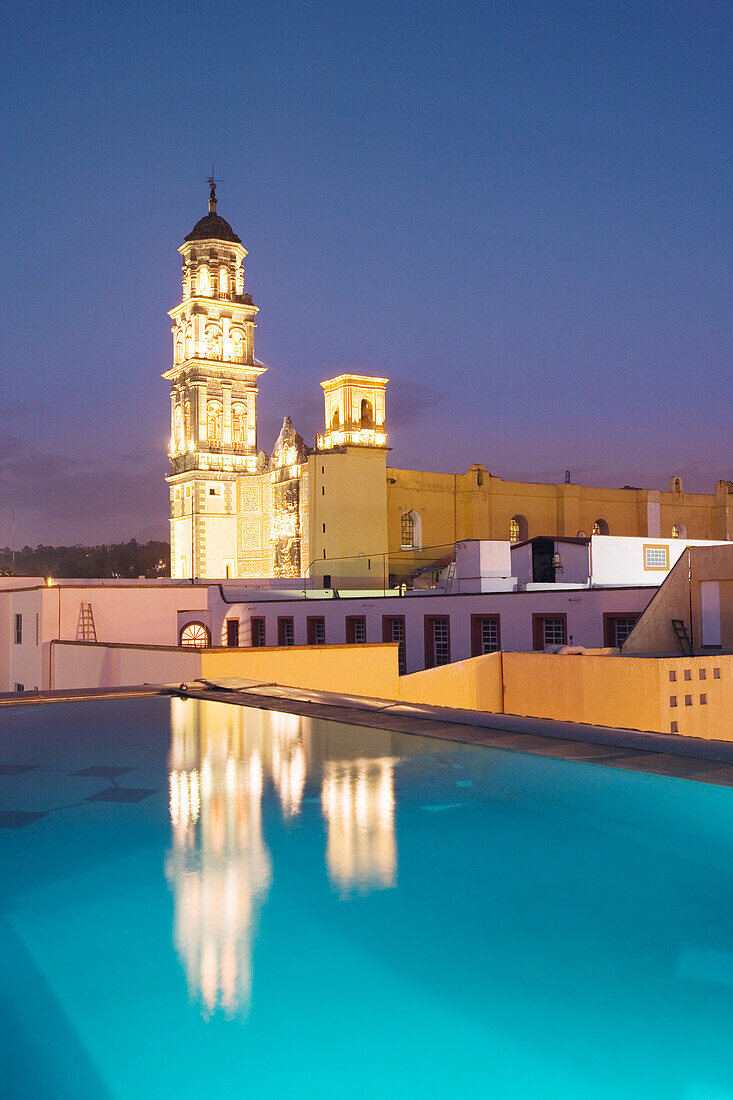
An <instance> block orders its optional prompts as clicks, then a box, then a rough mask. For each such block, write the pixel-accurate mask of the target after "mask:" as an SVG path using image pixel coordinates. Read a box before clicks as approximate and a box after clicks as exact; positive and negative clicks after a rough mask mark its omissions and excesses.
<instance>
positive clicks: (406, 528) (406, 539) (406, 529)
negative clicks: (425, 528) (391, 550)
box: [400, 512, 415, 550]
mask: <svg viewBox="0 0 733 1100" xmlns="http://www.w3.org/2000/svg"><path fill="white" fill-rule="evenodd" d="M400 540H401V547H402V549H403V550H412V549H413V548H414V546H415V518H414V516H413V514H412V512H403V514H402V520H401V522H400Z"/></svg>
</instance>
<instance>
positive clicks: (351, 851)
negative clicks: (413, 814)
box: [321, 757, 397, 890]
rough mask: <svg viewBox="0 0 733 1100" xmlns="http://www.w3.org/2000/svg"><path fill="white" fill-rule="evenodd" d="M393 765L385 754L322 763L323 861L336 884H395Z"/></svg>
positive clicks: (395, 851) (368, 885) (395, 847)
mask: <svg viewBox="0 0 733 1100" xmlns="http://www.w3.org/2000/svg"><path fill="white" fill-rule="evenodd" d="M394 764H395V761H394V760H392V759H390V758H388V757H385V758H381V759H377V760H355V761H350V762H347V763H333V762H330V761H328V762H326V764H325V765H324V772H323V784H322V787H321V805H322V807H323V813H324V815H325V817H326V820H327V821H328V843H327V847H326V863H327V865H328V873H329V875H330V877H331V880H332V881H333V882H335V883H337V884H338V885H339V886H340V887H342V888H348V887H352V886H353V887H356V888H357V889H361V890H363V889H367V888H369V887H380V886H394V884H395V881H396V876H397V846H396V842H395V832H394V774H393V773H394Z"/></svg>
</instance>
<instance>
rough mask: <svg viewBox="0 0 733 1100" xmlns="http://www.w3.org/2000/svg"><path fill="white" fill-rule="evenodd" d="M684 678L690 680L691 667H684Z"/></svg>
mask: <svg viewBox="0 0 733 1100" xmlns="http://www.w3.org/2000/svg"><path fill="white" fill-rule="evenodd" d="M685 679H686V680H691V679H692V669H691V668H686V669H685Z"/></svg>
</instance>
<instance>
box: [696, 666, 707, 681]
mask: <svg viewBox="0 0 733 1100" xmlns="http://www.w3.org/2000/svg"><path fill="white" fill-rule="evenodd" d="M698 675H699V677H700V679H701V680H707V676H708V674H707V671H706V670H705V669H704V668H701V669H700V670H699V673H698Z"/></svg>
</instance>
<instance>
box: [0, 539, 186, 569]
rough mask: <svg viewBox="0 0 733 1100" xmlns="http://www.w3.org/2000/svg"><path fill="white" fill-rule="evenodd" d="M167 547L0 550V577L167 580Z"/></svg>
mask: <svg viewBox="0 0 733 1100" xmlns="http://www.w3.org/2000/svg"><path fill="white" fill-rule="evenodd" d="M170 567H171V548H170V544H169V543H167V542H163V541H162V540H156V539H151V540H149V541H148V542H138V541H137V539H130V541H129V542H120V543H115V544H113V545H109V546H41V545H39V546H36V547H32V546H24V547H23V548H22V550H16V551H15V560H13V554H12V551H11V549H10V547H9V546H4V547H0V575H4V576H8V575H10V576H16V577H58V578H64V577H89V578H92V577H169V576H170V571H171V568H170Z"/></svg>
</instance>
